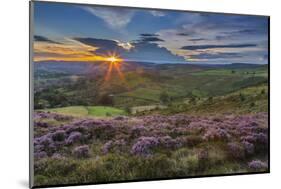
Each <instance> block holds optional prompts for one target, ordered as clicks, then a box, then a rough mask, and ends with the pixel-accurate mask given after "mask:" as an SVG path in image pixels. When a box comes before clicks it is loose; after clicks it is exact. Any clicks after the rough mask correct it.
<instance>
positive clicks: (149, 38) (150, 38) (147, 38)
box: [135, 33, 165, 43]
mask: <svg viewBox="0 0 281 189" xmlns="http://www.w3.org/2000/svg"><path fill="white" fill-rule="evenodd" d="M158 36H159V35H158V34H150V33H142V34H140V39H139V40H135V41H136V42H140V43H141V42H142V43H146V42H161V41H162V42H163V41H165V40H163V39H160V38H159V37H158Z"/></svg>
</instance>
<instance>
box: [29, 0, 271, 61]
mask: <svg viewBox="0 0 281 189" xmlns="http://www.w3.org/2000/svg"><path fill="white" fill-rule="evenodd" d="M33 47H34V61H35V62H40V61H65V62H100V61H106V60H107V59H108V57H111V56H117V57H119V58H120V59H122V60H124V61H139V62H153V63H158V64H161V63H191V64H229V63H252V64H267V63H268V18H267V17H262V16H245V15H230V14H214V13H195V12H186V11H171V10H152V9H136V8H123V7H106V6H94V5H78V4H62V3H46V2H45V3H44V2H34V44H33Z"/></svg>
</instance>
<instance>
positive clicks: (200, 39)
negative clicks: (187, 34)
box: [189, 38, 206, 42]
mask: <svg viewBox="0 0 281 189" xmlns="http://www.w3.org/2000/svg"><path fill="white" fill-rule="evenodd" d="M204 40H206V39H204V38H194V39H189V41H193V42H197V41H204Z"/></svg>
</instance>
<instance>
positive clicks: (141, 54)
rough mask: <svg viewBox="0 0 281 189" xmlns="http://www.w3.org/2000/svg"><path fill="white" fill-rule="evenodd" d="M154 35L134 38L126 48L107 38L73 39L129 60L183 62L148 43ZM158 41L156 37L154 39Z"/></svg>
mask: <svg viewBox="0 0 281 189" xmlns="http://www.w3.org/2000/svg"><path fill="white" fill-rule="evenodd" d="M141 36H154V35H153V34H144V35H141ZM152 38H154V37H144V38H142V39H141V40H136V41H135V42H133V43H130V45H131V46H132V48H131V49H130V50H127V49H125V48H123V47H122V46H121V45H120V44H119V43H118V41H116V40H108V39H96V38H74V39H75V40H77V41H79V42H81V43H83V44H86V45H90V46H93V47H95V48H96V49H95V50H94V53H96V54H98V55H106V54H108V53H110V52H116V53H118V54H119V55H120V56H121V57H122V58H123V59H125V60H129V61H147V62H161V61H162V62H165V63H173V62H181V63H182V62H184V61H185V60H184V58H183V57H181V56H177V55H174V54H172V53H171V52H170V51H169V50H167V49H166V48H164V47H159V46H158V45H157V44H155V43H150V42H151V41H155V40H156V39H152ZM156 41H158V39H157V40H156Z"/></svg>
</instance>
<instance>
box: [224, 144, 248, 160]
mask: <svg viewBox="0 0 281 189" xmlns="http://www.w3.org/2000/svg"><path fill="white" fill-rule="evenodd" d="M227 151H228V154H229V156H230V157H231V158H234V159H243V158H244V157H245V150H244V148H243V147H242V146H241V145H239V144H238V143H235V142H231V143H228V144H227Z"/></svg>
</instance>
